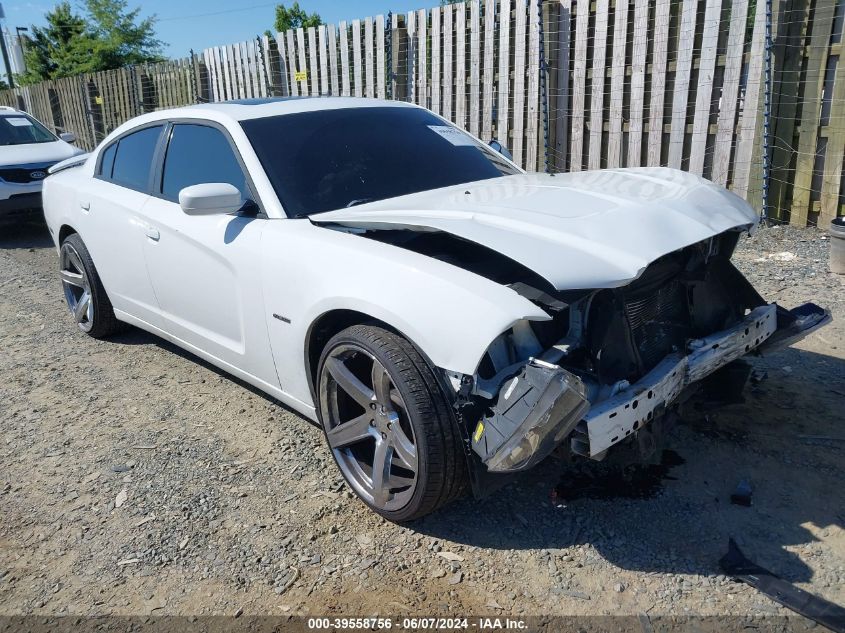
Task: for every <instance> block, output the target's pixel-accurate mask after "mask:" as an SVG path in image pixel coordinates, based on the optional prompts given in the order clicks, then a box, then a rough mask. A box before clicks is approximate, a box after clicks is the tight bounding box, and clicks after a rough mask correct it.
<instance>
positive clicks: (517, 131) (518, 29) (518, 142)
mask: <svg viewBox="0 0 845 633" xmlns="http://www.w3.org/2000/svg"><path fill="white" fill-rule="evenodd" d="M526 10H527V9H526V6H525V0H514V15H515V16H516V17H515V19H514V27H513V29H514V30H513V67H514V73H513V136H512V140H511V154H512V155H513V160H514V162H515V163H516V164H517V165H519V166H520V167H522V168H525V167H526V165H525V158H524V157H523V153H522V152H523V148H524V147H525V73H524V72H521V71H520V69H521V68H525V15H526V14H525V12H526Z"/></svg>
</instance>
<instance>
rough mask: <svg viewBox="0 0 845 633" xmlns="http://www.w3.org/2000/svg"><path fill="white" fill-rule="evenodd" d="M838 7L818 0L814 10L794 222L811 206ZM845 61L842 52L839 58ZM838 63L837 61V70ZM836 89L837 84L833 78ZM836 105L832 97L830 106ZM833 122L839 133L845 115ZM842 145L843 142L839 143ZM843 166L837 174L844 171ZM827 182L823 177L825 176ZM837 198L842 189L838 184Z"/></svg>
mask: <svg viewBox="0 0 845 633" xmlns="http://www.w3.org/2000/svg"><path fill="white" fill-rule="evenodd" d="M835 8H836V3H835V0H816V10H815V13H814V14H813V32H812V36H811V39H810V50H809V59H808V60H807V70H806V73H805V81H804V84H803V86H802V87H803V92H804V95H803V97H804V105H803V107H802V108H801V127H800V128H799V132H798V134H799V137H798V156H797V159H796V162H795V172H794V176H793V177H794V178H795V180H794V182H793V186H792V210H791V211H790V214H789V223H790V224H793V225H795V226H807V214H808V212H809V210H810V189H811V187H812V180H813V169H814V167H815V160H816V149H817V142H818V136H819V123H820V119H821V116H820V115H821V96H822V92H823V91H824V87H825V71H826V69H827V60H828V51H829V47H828V44H829V43H830V33H831V30H832V27H833V14H834V9H835ZM841 61H842V56H841V55H840V56H839V59H838V60H837V63H838V62H841ZM838 70H839V67H838V65H837V71H838ZM833 91H834V93H835V92H836V85H835V82H834V88H833ZM834 108H836V105H835V103H834V102H833V101H831V110H833V109H834ZM831 122H833V125H832V126H831V130H832V131H833V134H834V135H835V134H836V130H837V128H840V127H842V126H843V124H845V122H843V120H842V119H838V118H831ZM831 138H833V137H829V138H828V144H827V147H826V152H827V154H828V155H830V152H831V151H832V150H833V151H835V149H836V142H835V140H834V145H833V146H831V144H830V141H831ZM840 145H841V144H840ZM824 167H825V168H824V172H825V174H826V177H827V175H829V174H828V167H829V165H828V164H827V163H826V162H825V165H824ZM841 172H842V169H841V167H840V170H839V172H837V173H838V174H841ZM822 186H824V179H823V180H822ZM836 195H837V202H836V204H838V197H839V191H838V188H837V194H836Z"/></svg>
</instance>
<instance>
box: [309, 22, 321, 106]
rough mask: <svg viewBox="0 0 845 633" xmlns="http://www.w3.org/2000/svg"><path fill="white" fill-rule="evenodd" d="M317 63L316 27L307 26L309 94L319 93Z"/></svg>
mask: <svg viewBox="0 0 845 633" xmlns="http://www.w3.org/2000/svg"><path fill="white" fill-rule="evenodd" d="M319 68H320V67H319V65H318V63H317V29H316V28H314V27H313V26H309V27H308V78H309V79H310V80H311V94H312V95H318V94H320V71H319Z"/></svg>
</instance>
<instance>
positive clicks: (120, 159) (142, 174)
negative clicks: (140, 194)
mask: <svg viewBox="0 0 845 633" xmlns="http://www.w3.org/2000/svg"><path fill="white" fill-rule="evenodd" d="M161 128H162V126H161V125H156V126H154V127H147V128H144V129H143V130H139V131H137V132H133V133H132V134H128V135H126V136H124V137H123V138H121V139H120V141H118V143H117V152H116V154H115V157H114V167H113V168H112V174H111V179H112V180H113V181H114V182H115V183H116V184H119V185H123V186H125V187H129V188H130V189H137V190H139V191H147V188H148V185H149V182H150V170H151V169H152V168H153V156H154V155H155V150H156V145H157V144H158V137H159V135H160V134H161ZM103 175H105V174H103Z"/></svg>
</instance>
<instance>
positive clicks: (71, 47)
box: [18, 2, 87, 84]
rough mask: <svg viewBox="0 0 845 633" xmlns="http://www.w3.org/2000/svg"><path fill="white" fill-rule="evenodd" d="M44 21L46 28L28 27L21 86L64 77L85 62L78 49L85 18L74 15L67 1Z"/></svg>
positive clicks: (58, 6) (47, 15) (83, 55)
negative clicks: (28, 35) (28, 32)
mask: <svg viewBox="0 0 845 633" xmlns="http://www.w3.org/2000/svg"><path fill="white" fill-rule="evenodd" d="M44 18H45V19H46V21H47V25H46V26H44V27H37V26H33V27H31V28H30V33H31V37H28V38H27V40H26V44H25V46H24V60H25V62H26V73H24V74H23V75H21V76H19V77H18V80H19V81H20V83H21V84H30V83H35V82H37V81H41V80H42V79H52V78H54V77H66V76H68V75H69V74H74V73H73V68H75V67H76V66H77V65H78V64H80V63H84V62H85V53H84V50H81V47H80V46H79V45H80V44H81V40H82V39H83V38H84V37H85V29H86V26H87V23H86V21H85V19H84V18H82V17H81V16H79V15H77V14H76V13H74V12H73V9H72V8H71V6H70V3H69V2H61V3H60V4H57V5H56V6H55V8H54V9H53V10H52V11H48V12H47V13H46V15H45V16H44Z"/></svg>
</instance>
